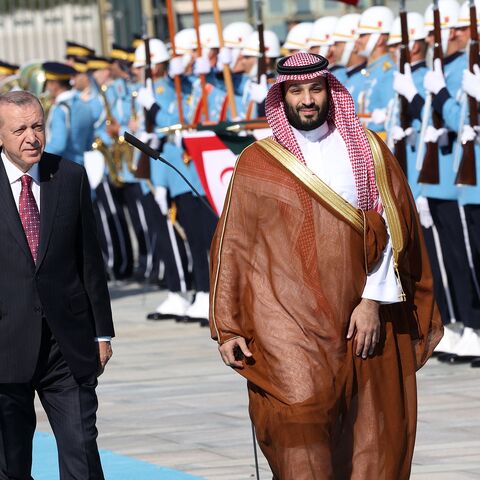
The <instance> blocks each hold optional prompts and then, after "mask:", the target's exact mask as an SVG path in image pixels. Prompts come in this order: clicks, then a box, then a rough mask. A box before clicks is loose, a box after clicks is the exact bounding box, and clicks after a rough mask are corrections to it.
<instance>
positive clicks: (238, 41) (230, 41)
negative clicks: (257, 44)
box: [223, 22, 253, 48]
mask: <svg viewBox="0 0 480 480" xmlns="http://www.w3.org/2000/svg"><path fill="white" fill-rule="evenodd" d="M252 33H253V27H252V26H251V25H250V24H249V23H247V22H233V23H230V24H229V25H227V26H226V27H225V28H224V29H223V42H224V44H225V46H226V47H230V48H241V47H242V46H243V44H244V43H245V41H246V40H247V38H248V37H249V36H250V35H251V34H252Z"/></svg>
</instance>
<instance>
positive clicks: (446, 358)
mask: <svg viewBox="0 0 480 480" xmlns="http://www.w3.org/2000/svg"><path fill="white" fill-rule="evenodd" d="M455 356H456V355H455V354H454V353H445V352H441V353H439V354H438V356H437V360H438V361H439V362H442V363H450V358H451V357H455Z"/></svg>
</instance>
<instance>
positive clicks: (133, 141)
mask: <svg viewBox="0 0 480 480" xmlns="http://www.w3.org/2000/svg"><path fill="white" fill-rule="evenodd" d="M123 136H124V138H125V140H126V141H127V142H128V143H129V144H130V145H133V146H134V147H135V148H138V149H139V150H140V151H141V152H143V153H144V154H145V155H147V156H148V157H151V158H155V159H157V160H158V158H160V153H158V152H157V151H156V150H154V149H153V148H151V147H150V146H149V145H147V144H146V143H143V142H142V141H141V140H139V139H138V138H137V137H135V136H134V135H132V134H131V133H128V132H125V133H124V134H123Z"/></svg>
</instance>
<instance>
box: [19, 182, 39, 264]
mask: <svg viewBox="0 0 480 480" xmlns="http://www.w3.org/2000/svg"><path fill="white" fill-rule="evenodd" d="M20 180H21V181H22V190H21V192H20V201H19V205H18V210H19V213H20V220H21V221H22V225H23V229H24V230H25V235H26V237H27V242H28V246H29V247H30V251H31V252H32V257H33V260H34V261H35V262H36V261H37V251H38V242H39V239H40V213H39V211H38V206H37V202H36V201H35V197H34V196H33V192H32V177H31V176H30V175H22V177H21V178H20Z"/></svg>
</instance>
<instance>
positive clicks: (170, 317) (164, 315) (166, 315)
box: [147, 312, 177, 321]
mask: <svg viewBox="0 0 480 480" xmlns="http://www.w3.org/2000/svg"><path fill="white" fill-rule="evenodd" d="M176 318H177V316H176V315H172V314H170V313H158V312H153V313H149V314H148V315H147V320H154V321H159V320H174V319H176Z"/></svg>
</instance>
